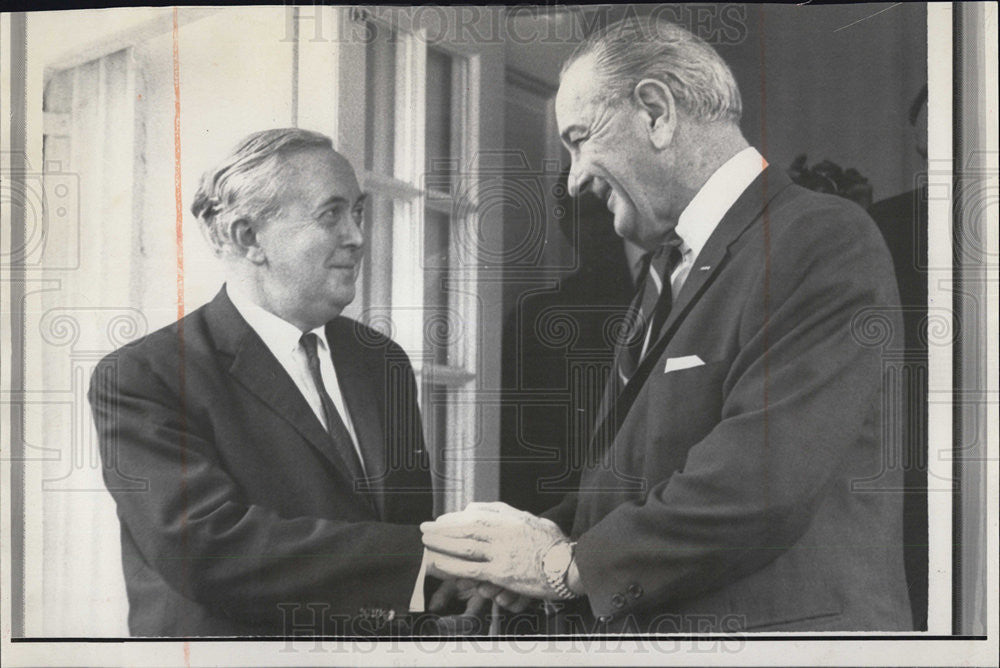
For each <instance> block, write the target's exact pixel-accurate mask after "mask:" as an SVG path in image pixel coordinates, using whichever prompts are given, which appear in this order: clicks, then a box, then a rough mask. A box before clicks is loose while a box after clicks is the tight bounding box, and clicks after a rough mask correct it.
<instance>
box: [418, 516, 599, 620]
mask: <svg viewBox="0 0 1000 668" xmlns="http://www.w3.org/2000/svg"><path fill="white" fill-rule="evenodd" d="M420 530H421V531H422V532H423V541H424V547H425V548H426V549H425V552H424V559H425V562H426V565H427V574H428V575H433V576H434V577H437V578H441V579H442V580H444V581H445V585H444V586H442V588H441V589H439V590H438V592H437V593H436V594H435V595H434V597H433V598H432V599H431V601H430V609H431V610H434V609H435V608H437V607H439V606H441V605H443V604H444V602H446V600H447V599H450V598H451V597H452V596H454V595H456V594H457V595H458V596H459V598H462V599H466V600H469V601H470V603H469V605H468V607H467V611H478V609H479V608H481V605H482V603H485V601H486V600H487V599H492V600H493V601H494V602H495V603H497V604H498V605H500V606H501V607H504V608H507V609H508V610H510V611H512V612H521V611H522V610H524V609H525V608H527V607H528V605H529V604H530V603H531V601H532V600H536V599H541V600H545V601H555V600H565V599H570V598H576V597H577V596H582V595H583V594H584V593H585V591H584V586H583V582H582V580H581V579H580V573H579V571H578V570H577V567H576V561H575V560H574V558H573V548H574V544H573V543H571V542H570V541H569V538H567V537H566V536H565V535H564V534H563V532H562V531H561V530H560V529H559V527H558V526H556V524H555V523H554V522H552V521H550V520H547V519H543V518H540V517H536V516H534V515H532V514H531V513H527V512H524V511H521V510H517V509H516V508H512V507H511V506H508V505H507V504H506V503H499V502H496V503H470V504H469V505H468V506H467V507H466V509H465V510H463V511H461V512H457V513H448V514H447V515H442V516H441V517H439V518H438V519H437V520H435V521H433V522H424V523H423V524H421V525H420Z"/></svg>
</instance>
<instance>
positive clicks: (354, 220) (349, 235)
mask: <svg viewBox="0 0 1000 668" xmlns="http://www.w3.org/2000/svg"><path fill="white" fill-rule="evenodd" d="M362 223H363V218H362V217H361V216H353V215H351V216H347V217H346V219H345V220H344V223H343V225H341V226H340V227H341V229H340V244H341V245H342V246H344V247H346V248H352V249H356V250H360V249H361V247H362V246H363V245H364V243H365V235H364V232H362Z"/></svg>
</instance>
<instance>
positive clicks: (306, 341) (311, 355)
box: [299, 332, 365, 480]
mask: <svg viewBox="0 0 1000 668" xmlns="http://www.w3.org/2000/svg"><path fill="white" fill-rule="evenodd" d="M318 341H319V337H318V336H316V335H315V334H313V333H312V332H309V333H308V334H303V335H302V338H301V339H299V343H300V344H301V345H302V349H303V350H305V351H306V360H307V361H308V363H309V373H310V374H311V375H312V379H313V383H314V384H315V385H316V391H317V392H319V400H320V403H322V404H323V416H324V417H325V418H326V429H327V431H328V432H329V434H330V439H331V440H332V441H333V445H334V448H335V449H336V450H337V451H338V453H339V454H340V457H341V459H343V460H344V461H345V462H346V463H347V465H348V467H349V468H350V469H351V473H352V474H353V476H354V478H355V480H360V479H363V478H364V477H365V470H364V467H363V466H362V464H361V459H360V458H359V457H358V453H357V451H356V450H355V449H354V440H353V439H352V438H351V434H350V432H348V431H347V425H345V424H344V421H343V420H342V419H341V417H340V413H339V412H337V407H336V406H334V405H333V399H331V398H330V395H329V394H327V392H326V385H324V384H323V375H322V374H321V373H320V370H319V355H318V354H317V353H316V347H317V343H318Z"/></svg>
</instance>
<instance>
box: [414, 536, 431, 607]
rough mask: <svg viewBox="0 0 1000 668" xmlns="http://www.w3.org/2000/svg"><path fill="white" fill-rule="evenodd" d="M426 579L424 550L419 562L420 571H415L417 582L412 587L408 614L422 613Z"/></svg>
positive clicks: (425, 550)
mask: <svg viewBox="0 0 1000 668" xmlns="http://www.w3.org/2000/svg"><path fill="white" fill-rule="evenodd" d="M426 577H427V548H424V557H423V559H422V560H421V561H420V570H419V571H417V582H416V584H414V585H413V595H412V596H411V597H410V612H424V608H425V607H426V602H425V601H424V579H425V578H426Z"/></svg>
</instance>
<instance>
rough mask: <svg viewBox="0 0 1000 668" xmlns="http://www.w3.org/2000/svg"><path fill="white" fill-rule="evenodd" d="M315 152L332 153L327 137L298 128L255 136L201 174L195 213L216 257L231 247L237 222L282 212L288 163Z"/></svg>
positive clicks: (265, 131) (251, 220)
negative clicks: (290, 158)
mask: <svg viewBox="0 0 1000 668" xmlns="http://www.w3.org/2000/svg"><path fill="white" fill-rule="evenodd" d="M312 148H327V149H330V150H333V142H332V141H331V140H330V138H329V137H327V136H326V135H322V134H320V133H318V132H311V131H309V130H300V129H298V128H277V129H274V130H264V131H262V132H255V133H253V134H252V135H249V136H248V137H246V138H245V139H243V141H241V142H240V143H239V144H238V145H237V146H236V148H235V149H233V151H232V153H230V154H229V156H228V157H227V158H226V159H224V160H223V161H222V162H221V163H219V164H218V165H216V166H215V167H214V168H212V169H210V170H208V171H207V172H205V173H204V174H203V175H202V177H201V182H200V183H199V184H198V191H197V192H196V193H195V195H194V201H192V202H191V213H193V214H194V216H195V218H197V219H198V220H199V221H201V223H202V230H203V232H204V233H205V236H206V237H207V238H208V240H209V243H211V244H212V248H213V250H214V251H215V254H216V255H221V254H222V252H223V251H224V250H225V248H226V247H227V246H230V245H231V244H232V237H231V229H232V225H233V223H235V222H236V221H238V220H241V219H246V220H249V221H250V222H252V223H256V222H259V221H264V220H267V219H268V218H270V217H272V216H275V215H277V214H278V213H280V207H279V204H278V193H279V192H280V191H281V189H282V183H281V178H280V176H281V170H282V168H283V166H284V164H285V163H284V158H285V157H287V156H289V155H291V154H293V153H297V152H299V151H303V150H306V149H312Z"/></svg>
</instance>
